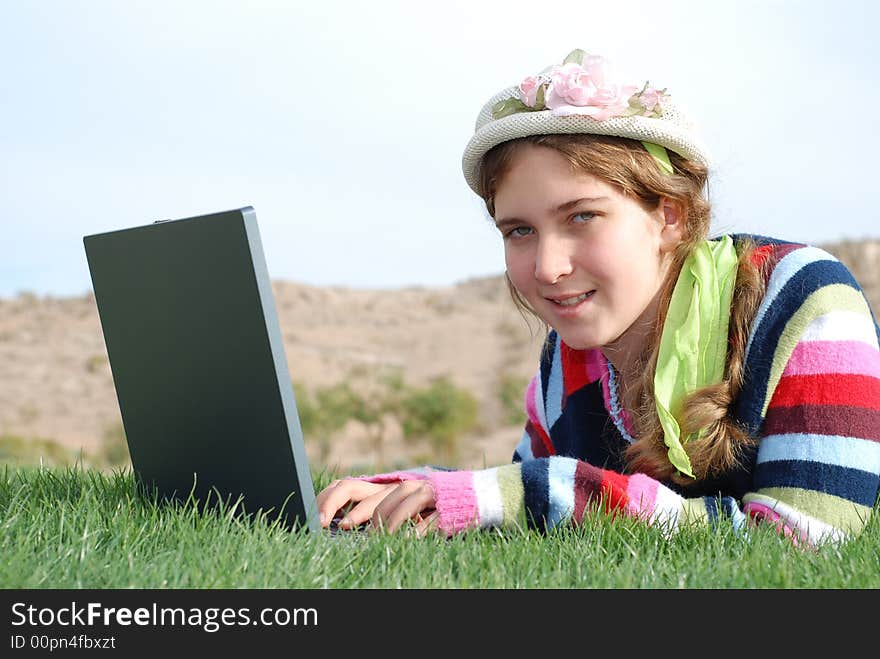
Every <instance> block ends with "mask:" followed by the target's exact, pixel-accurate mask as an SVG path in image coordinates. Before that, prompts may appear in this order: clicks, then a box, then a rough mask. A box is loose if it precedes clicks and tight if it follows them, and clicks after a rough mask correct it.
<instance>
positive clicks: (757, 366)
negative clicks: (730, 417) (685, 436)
mask: <svg viewBox="0 0 880 659" xmlns="http://www.w3.org/2000/svg"><path fill="white" fill-rule="evenodd" d="M832 284H846V285H848V286H851V287H853V288H854V289H855V290H857V291H861V289H860V288H859V285H858V283H857V282H856V280H855V279H854V278H853V276H852V274H851V273H850V272H849V270H847V269H846V266H844V265H843V264H842V263H840V262H839V261H815V262H813V263H809V264H807V265H805V266H804V267H803V268H802V269H801V270H800V272H798V273H797V274H796V275H794V276H792V277H790V278H789V280H788V281H787V282H786V284H785V286H783V287H782V290H780V291H779V294H778V295H777V296H776V297H775V298H773V302H772V304H771V305H770V306H769V307H768V308H767V312H766V313H765V314H764V317H763V318H762V319H761V321H760V323H756V325H755V328H754V330H753V332H752V336H751V343H752V352H751V353H750V354H749V356H748V369H747V370H746V382H745V383H744V384H743V387H742V392H743V394H745V393H746V392H748V394H749V395H741V396H740V400H739V402H738V404H737V417H738V418H739V420H740V421H741V422H742V423H743V424H745V426H746V428H747V430H748V431H749V433H750V434H752V435H757V434H758V429H759V427H760V425H761V421H762V418H761V412H762V409H763V407H764V398H765V397H766V395H767V384H768V381H769V379H770V369H771V368H772V366H773V354H774V352H775V351H776V347H777V345H778V344H779V339H780V337H781V335H782V332H783V330H784V329H785V325H786V323H788V321H789V320H790V319H791V317H792V315H794V314H795V313H796V312H797V310H798V309H800V307H801V305H802V304H803V301H804V300H805V299H806V298H807V297H808V296H809V295H811V294H812V293H814V292H815V291H817V290H819V289H820V288H823V287H824V286H829V285H832ZM755 346H760V347H765V346H766V352H755V351H756V350H760V348H756V347H755Z"/></svg>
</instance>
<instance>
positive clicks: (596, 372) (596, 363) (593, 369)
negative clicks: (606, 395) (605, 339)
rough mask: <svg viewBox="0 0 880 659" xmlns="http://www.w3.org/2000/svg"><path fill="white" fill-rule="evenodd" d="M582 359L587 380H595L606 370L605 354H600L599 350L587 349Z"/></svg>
mask: <svg viewBox="0 0 880 659" xmlns="http://www.w3.org/2000/svg"><path fill="white" fill-rule="evenodd" d="M584 361H585V365H586V367H587V380H588V381H589V382H595V381H596V380H598V379H599V378H601V377H602V374H603V373H607V372H608V368H607V362H606V361H605V355H603V354H602V351H601V350H598V349H592V350H588V351H587V356H586V359H585V360H584Z"/></svg>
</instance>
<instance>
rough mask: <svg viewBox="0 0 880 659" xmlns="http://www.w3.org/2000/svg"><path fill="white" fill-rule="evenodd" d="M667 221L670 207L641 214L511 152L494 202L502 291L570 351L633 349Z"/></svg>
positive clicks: (658, 272) (669, 236)
mask: <svg viewBox="0 0 880 659" xmlns="http://www.w3.org/2000/svg"><path fill="white" fill-rule="evenodd" d="M676 219H677V218H676V216H675V214H674V210H673V209H672V207H671V205H670V204H668V203H667V204H664V203H661V205H660V206H659V207H658V208H657V209H656V210H652V211H646V210H645V209H644V208H643V207H642V206H641V205H640V204H639V203H637V202H636V201H634V200H633V199H631V198H629V197H627V196H624V195H623V193H622V192H620V191H619V190H618V189H617V188H615V187H614V186H612V185H609V184H608V183H605V182H604V181H602V180H600V179H598V178H596V177H595V176H591V175H589V174H585V173H581V172H573V171H572V168H571V166H570V164H569V162H568V161H567V160H566V159H565V158H564V157H563V156H562V155H561V154H559V153H558V152H557V151H555V150H553V149H549V148H546V147H539V146H534V145H525V146H523V147H522V148H520V149H519V150H517V151H516V153H515V154H514V156H513V160H512V163H511V167H510V169H509V170H508V172H507V173H506V174H505V176H504V177H503V179H502V180H501V182H500V185H499V186H498V189H497V191H496V195H495V223H496V225H497V226H498V229H499V230H500V231H501V234H502V236H503V239H504V254H505V260H506V263H507V274H508V276H509V277H510V281H511V282H512V284H513V286H514V287H515V288H516V290H517V291H518V292H519V293H520V294H521V295H522V297H523V298H525V300H526V301H527V302H528V303H529V304H530V305H531V307H532V309H534V310H535V312H537V314H538V315H539V316H540V317H541V318H542V319H543V320H544V321H545V322H546V323H547V324H548V325H550V326H551V327H552V328H554V329H555V330H556V331H557V333H558V334H559V336H560V337H561V338H562V340H563V341H565V343H566V344H568V345H569V346H571V347H572V348H575V349H585V348H597V347H612V346H615V345H620V346H621V347H623V345H624V344H626V347H627V348H628V349H629V348H633V349H635V348H638V347H640V346H637V345H630V344H633V343H634V342H637V341H638V338H637V337H638V336H642V335H644V332H645V331H646V329H647V328H648V327H649V326H650V323H651V321H652V320H653V313H654V305H653V304H652V302H653V301H654V300H655V298H656V296H657V294H658V292H659V290H660V287H661V285H662V282H663V278H664V276H665V274H666V271H667V268H668V265H669V260H670V252H671V250H672V249H673V248H674V246H675V245H676V244H677V243H678V242H679V241H680V239H681V236H680V233H679V225H678V223H677V222H676V221H675V220H676ZM637 320H638V321H640V322H639V323H636V321H637ZM630 328H633V331H631V332H627V330H629V329H630ZM627 337H629V338H627ZM633 337H635V338H633Z"/></svg>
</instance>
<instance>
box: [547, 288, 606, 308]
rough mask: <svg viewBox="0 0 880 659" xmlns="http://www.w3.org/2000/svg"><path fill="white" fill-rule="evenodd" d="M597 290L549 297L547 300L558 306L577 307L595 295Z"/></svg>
mask: <svg viewBox="0 0 880 659" xmlns="http://www.w3.org/2000/svg"><path fill="white" fill-rule="evenodd" d="M595 292H596V291H595V290H593V291H587V292H586V293H581V294H580V295H570V296H559V297H548V298H547V300H549V301H550V302H552V303H553V304H555V305H556V306H559V307H563V308H567V307H576V306H577V305H579V304H580V303H581V302H583V301H584V300H587V299H589V298H591V297H593V294H594V293H595Z"/></svg>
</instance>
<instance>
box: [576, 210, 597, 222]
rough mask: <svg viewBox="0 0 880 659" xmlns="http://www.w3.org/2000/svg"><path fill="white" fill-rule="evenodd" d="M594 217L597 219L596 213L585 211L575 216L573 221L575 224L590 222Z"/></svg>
mask: <svg viewBox="0 0 880 659" xmlns="http://www.w3.org/2000/svg"><path fill="white" fill-rule="evenodd" d="M594 217H596V213H594V212H593V211H583V212H582V213H577V214H576V215H573V216H572V218H571V219H573V220H574V221H575V222H589V221H590V220H592V219H593V218H594Z"/></svg>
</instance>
